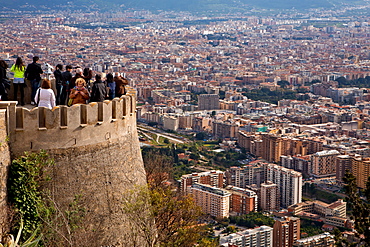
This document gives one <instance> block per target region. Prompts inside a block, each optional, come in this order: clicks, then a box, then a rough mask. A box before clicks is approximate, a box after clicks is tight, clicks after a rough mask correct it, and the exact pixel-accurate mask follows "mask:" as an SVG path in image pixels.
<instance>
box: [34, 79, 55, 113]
mask: <svg viewBox="0 0 370 247" xmlns="http://www.w3.org/2000/svg"><path fill="white" fill-rule="evenodd" d="M35 102H36V103H37V106H43V107H47V108H49V109H52V108H53V107H54V106H55V95H54V91H53V90H52V89H51V83H50V81H49V80H48V79H44V80H42V82H41V87H40V88H39V89H38V90H37V91H36V96H35Z"/></svg>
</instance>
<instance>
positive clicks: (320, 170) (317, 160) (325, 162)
mask: <svg viewBox="0 0 370 247" xmlns="http://www.w3.org/2000/svg"><path fill="white" fill-rule="evenodd" d="M339 154H340V153H339V152H338V151H337V150H324V151H321V152H317V153H315V154H313V155H312V156H311V164H312V174H313V175H314V176H315V177H327V176H335V175H336V172H335V170H336V163H335V160H336V157H337V156H338V155H339Z"/></svg>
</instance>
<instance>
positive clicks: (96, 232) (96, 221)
mask: <svg viewBox="0 0 370 247" xmlns="http://www.w3.org/2000/svg"><path fill="white" fill-rule="evenodd" d="M15 103H16V102H8V103H6V102H0V109H1V108H5V106H4V105H5V104H8V105H7V107H6V109H7V110H6V114H7V116H8V117H7V119H6V127H7V133H9V140H10V141H9V143H10V154H11V157H12V158H16V157H18V156H19V155H21V154H23V152H25V151H39V150H40V149H44V150H46V151H47V152H48V153H49V154H50V156H51V157H52V158H53V159H54V160H55V165H54V166H52V167H51V168H48V169H50V170H49V171H46V172H48V173H49V174H50V176H51V180H50V181H49V182H47V183H46V184H45V188H47V189H48V190H50V192H51V196H52V199H53V201H54V202H55V204H56V206H57V207H58V208H59V210H60V212H65V211H67V210H70V204H71V203H72V202H73V200H74V198H75V197H76V196H77V197H79V200H78V205H79V208H81V209H84V214H85V215H84V217H83V219H81V220H79V222H78V225H79V227H78V228H76V229H75V230H74V231H73V234H69V235H68V233H66V232H64V234H66V236H67V235H68V236H69V237H71V239H72V240H73V241H75V242H74V244H75V245H76V246H92V247H94V246H146V245H145V243H143V242H141V241H142V239H143V238H142V236H139V235H140V234H139V235H138V233H137V232H136V231H135V229H133V226H134V225H135V224H133V222H130V220H129V217H127V215H125V212H124V210H122V206H123V203H122V201H123V199H124V198H125V197H126V196H128V195H129V193H132V191H133V190H136V189H137V188H139V187H143V186H145V185H146V176H145V170H144V165H143V161H142V157H141V151H140V146H139V141H138V136H137V129H136V116H135V105H136V95H135V92H134V91H132V90H129V92H128V94H127V95H125V96H123V97H121V98H116V99H114V100H113V101H105V102H101V103H90V104H88V105H74V106H72V107H66V106H58V107H55V108H54V109H52V110H49V109H46V108H43V107H39V108H34V109H32V110H27V109H25V108H18V107H16V105H15ZM1 113H2V114H4V111H3V112H0V121H4V120H3V119H2V118H1V117H2V115H1ZM1 126H4V125H1V122H0V141H1V140H2V139H1V138H3V135H4V134H3V132H4V130H3V129H4V128H1ZM4 147H5V146H4ZM0 148H1V147H0ZM5 153H7V154H6V155H5V156H6V157H0V162H3V163H4V162H5V163H6V164H8V163H9V162H10V159H9V151H6V152H5ZM0 155H1V154H0ZM7 157H8V158H7ZM0 164H1V163H0ZM0 169H3V170H4V168H3V166H0ZM3 170H0V172H1V173H0V175H2V176H1V177H0V178H1V180H0V183H4V181H5V180H6V178H4V176H3V174H4V172H3ZM2 188H3V187H2ZM4 192H5V191H0V193H1V194H0V203H3V201H4V196H5V195H4ZM1 206H2V204H0V209H1ZM142 213H143V214H145V212H142ZM0 217H1V215H0ZM76 241H77V242H76ZM64 246H67V242H66V243H65V245H64Z"/></svg>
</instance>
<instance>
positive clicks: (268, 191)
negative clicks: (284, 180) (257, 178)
mask: <svg viewBox="0 0 370 247" xmlns="http://www.w3.org/2000/svg"><path fill="white" fill-rule="evenodd" d="M260 194H261V199H260V201H261V205H260V207H261V210H262V211H269V212H271V211H275V210H279V208H280V196H279V188H278V186H277V184H274V183H272V182H271V181H266V182H265V183H262V184H261V190H260Z"/></svg>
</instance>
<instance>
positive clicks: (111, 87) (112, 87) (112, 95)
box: [106, 73, 116, 100]
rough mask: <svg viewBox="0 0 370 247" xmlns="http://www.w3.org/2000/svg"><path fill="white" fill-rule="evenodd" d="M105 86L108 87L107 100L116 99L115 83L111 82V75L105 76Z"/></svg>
mask: <svg viewBox="0 0 370 247" xmlns="http://www.w3.org/2000/svg"><path fill="white" fill-rule="evenodd" d="M106 85H107V86H108V87H109V99H110V100H112V99H114V98H115V97H116V82H115V81H114V80H113V75H112V73H109V74H108V75H107V80H106Z"/></svg>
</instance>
